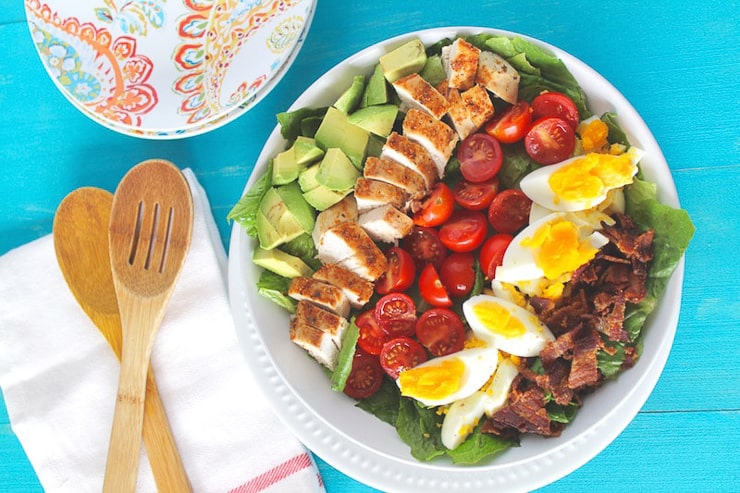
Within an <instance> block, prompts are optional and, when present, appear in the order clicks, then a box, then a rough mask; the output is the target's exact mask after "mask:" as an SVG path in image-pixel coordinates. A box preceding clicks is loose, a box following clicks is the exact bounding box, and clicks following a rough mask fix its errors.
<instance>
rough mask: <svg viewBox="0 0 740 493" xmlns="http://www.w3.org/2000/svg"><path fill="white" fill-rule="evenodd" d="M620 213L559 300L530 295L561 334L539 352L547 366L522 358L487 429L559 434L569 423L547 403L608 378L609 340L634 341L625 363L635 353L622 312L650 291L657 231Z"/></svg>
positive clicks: (574, 398) (576, 395)
mask: <svg viewBox="0 0 740 493" xmlns="http://www.w3.org/2000/svg"><path fill="white" fill-rule="evenodd" d="M614 219H615V221H616V223H615V224H614V225H612V226H606V225H604V229H603V230H602V233H603V234H604V236H606V237H607V238H608V239H609V244H607V245H605V246H604V247H603V248H602V249H601V250H600V251H599V253H598V254H597V255H596V257H595V258H594V259H593V260H592V261H591V262H589V263H587V264H586V265H584V266H582V267H581V268H579V269H578V270H576V271H575V272H574V273H573V275H572V278H571V281H570V282H569V283H568V284H567V285H566V287H565V290H564V293H563V296H562V297H561V298H560V299H559V300H557V301H553V300H550V299H546V298H539V297H531V298H530V300H529V302H530V305H531V306H532V308H533V309H534V311H535V313H537V315H538V316H539V318H540V319H541V320H542V321H543V322H544V323H545V325H547V326H548V327H549V328H550V330H551V331H552V333H553V334H554V335H555V337H556V338H555V340H554V341H551V342H548V343H547V344H546V346H545V348H544V349H543V350H542V351H541V352H540V361H541V363H542V367H543V368H544V373H542V374H540V373H537V372H535V371H532V370H531V369H530V368H529V366H528V361H527V360H524V361H523V363H522V365H520V375H519V376H518V377H517V380H515V382H514V384H513V385H512V391H511V392H510V394H509V402H508V404H507V405H506V406H505V407H504V408H502V409H501V410H499V411H498V412H496V413H495V414H494V415H493V416H491V417H490V418H489V419H488V420H487V421H486V423H485V425H484V427H483V431H484V432H485V433H493V434H496V435H500V436H505V437H511V436H515V437H518V436H519V434H520V433H538V434H541V435H545V436H557V435H559V434H560V432H561V431H562V428H563V425H562V424H561V423H557V422H552V421H551V420H550V419H549V416H548V414H547V409H546V407H545V406H546V404H547V402H548V401H549V400H552V401H553V402H555V403H556V404H560V405H568V404H569V403H571V402H575V403H576V404H577V405H580V402H581V399H582V397H583V396H584V395H585V394H587V393H589V392H591V391H592V390H593V389H594V388H596V387H598V386H599V385H601V384H602V382H603V380H604V377H603V375H602V374H601V372H600V371H599V369H598V359H597V355H598V353H599V351H605V352H606V353H607V354H614V353H615V351H616V348H615V347H614V346H613V344H610V343H611V342H621V343H628V344H625V357H624V362H623V363H622V368H629V367H631V366H633V365H634V364H635V362H636V361H637V356H638V355H637V351H636V348H635V347H634V346H633V345H631V344H629V343H630V342H631V341H630V336H629V334H628V333H627V331H626V330H625V328H624V317H625V310H626V308H627V304H628V303H638V302H640V301H641V300H642V299H643V298H644V297H645V294H646V291H645V280H646V279H647V274H648V268H649V262H650V261H651V260H652V258H653V251H652V242H653V231H652V230H648V231H645V232H643V231H640V230H639V228H638V227H637V226H636V225H635V223H634V221H633V220H632V219H631V218H629V217H627V216H625V215H623V214H616V215H615V216H614Z"/></svg>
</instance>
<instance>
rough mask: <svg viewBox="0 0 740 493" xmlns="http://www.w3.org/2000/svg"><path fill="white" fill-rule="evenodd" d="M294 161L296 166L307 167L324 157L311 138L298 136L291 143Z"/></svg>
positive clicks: (321, 150)
mask: <svg viewBox="0 0 740 493" xmlns="http://www.w3.org/2000/svg"><path fill="white" fill-rule="evenodd" d="M293 149H294V150H295V160H296V162H297V163H298V164H302V165H308V164H311V163H313V162H314V161H318V160H319V159H321V158H322V156H323V155H324V151H323V149H321V148H320V147H319V146H317V145H316V140H315V139H313V138H311V137H305V136H303V135H299V136H298V138H297V139H296V140H295V142H294V143H293Z"/></svg>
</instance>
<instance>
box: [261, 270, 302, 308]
mask: <svg viewBox="0 0 740 493" xmlns="http://www.w3.org/2000/svg"><path fill="white" fill-rule="evenodd" d="M289 286H290V279H288V278H287V277H283V276H280V275H278V274H275V273H274V272H271V271H269V270H263V271H262V273H261V274H260V278H259V281H257V292H258V293H259V294H260V295H261V296H264V297H265V298H267V299H268V300H270V301H273V302H274V303H277V304H278V305H280V306H281V307H283V308H285V309H286V310H288V311H289V312H290V313H294V312H295V304H296V302H295V300H293V298H291V297H289V296H288V287H289Z"/></svg>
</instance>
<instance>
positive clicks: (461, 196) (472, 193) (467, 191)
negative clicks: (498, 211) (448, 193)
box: [454, 176, 498, 211]
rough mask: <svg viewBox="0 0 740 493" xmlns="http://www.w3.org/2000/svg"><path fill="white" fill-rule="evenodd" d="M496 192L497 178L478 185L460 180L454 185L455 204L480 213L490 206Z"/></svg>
mask: <svg viewBox="0 0 740 493" xmlns="http://www.w3.org/2000/svg"><path fill="white" fill-rule="evenodd" d="M497 192H498V177H496V176H494V177H493V178H491V179H490V180H488V181H482V182H479V183H474V182H472V181H468V180H465V179H462V180H460V181H458V182H457V184H456V185H455V190H454V195H455V202H457V203H458V205H460V207H464V208H465V209H470V210H472V211H480V210H483V209H485V208H486V207H488V206H489V205H490V204H491V201H492V200H493V197H494V196H495V195H496V193H497Z"/></svg>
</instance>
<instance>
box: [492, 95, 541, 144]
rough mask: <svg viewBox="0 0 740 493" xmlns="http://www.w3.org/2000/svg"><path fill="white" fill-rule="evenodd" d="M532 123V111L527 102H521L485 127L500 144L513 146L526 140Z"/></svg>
mask: <svg viewBox="0 0 740 493" xmlns="http://www.w3.org/2000/svg"><path fill="white" fill-rule="evenodd" d="M530 123H532V109H531V108H530V106H529V103H527V102H526V101H519V102H518V103H516V104H515V105H513V106H511V107H510V108H509V109H507V110H506V111H505V112H503V113H502V114H501V116H499V117H496V118H494V119H493V120H491V121H489V122H488V123H487V124H486V126H485V127H484V129H485V131H486V133H487V134H488V135H490V136H492V137H494V138H496V139H497V140H498V141H499V142H502V143H504V144H513V143H514V142H518V141H520V140H522V139H523V138H524V134H526V133H527V128H529V124H530Z"/></svg>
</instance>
